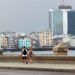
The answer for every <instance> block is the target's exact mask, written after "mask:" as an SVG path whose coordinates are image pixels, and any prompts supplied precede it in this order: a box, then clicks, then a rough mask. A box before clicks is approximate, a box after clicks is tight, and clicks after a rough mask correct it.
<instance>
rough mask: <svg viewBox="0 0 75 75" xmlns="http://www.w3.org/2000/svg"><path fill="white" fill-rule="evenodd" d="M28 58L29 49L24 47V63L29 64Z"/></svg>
mask: <svg viewBox="0 0 75 75" xmlns="http://www.w3.org/2000/svg"><path fill="white" fill-rule="evenodd" d="M27 56H28V52H27V49H26V48H25V46H24V47H23V49H22V61H23V63H26V64H27Z"/></svg>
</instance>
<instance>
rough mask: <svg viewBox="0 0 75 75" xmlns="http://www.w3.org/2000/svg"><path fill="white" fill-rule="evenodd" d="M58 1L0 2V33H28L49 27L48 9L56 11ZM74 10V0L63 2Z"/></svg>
mask: <svg viewBox="0 0 75 75" xmlns="http://www.w3.org/2000/svg"><path fill="white" fill-rule="evenodd" d="M59 4H60V0H0V32H3V31H14V32H25V33H30V32H33V31H42V30H44V29H47V28H48V25H49V22H48V21H49V20H48V17H49V15H48V14H49V8H53V9H57V7H58V5H59ZM65 4H67V5H69V4H70V5H72V7H73V9H75V0H65Z"/></svg>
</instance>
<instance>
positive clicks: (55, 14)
mask: <svg viewBox="0 0 75 75" xmlns="http://www.w3.org/2000/svg"><path fill="white" fill-rule="evenodd" d="M49 28H50V30H51V33H52V36H54V35H69V34H71V35H75V10H72V7H71V6H67V5H60V6H59V7H58V9H56V10H53V9H50V10H49Z"/></svg>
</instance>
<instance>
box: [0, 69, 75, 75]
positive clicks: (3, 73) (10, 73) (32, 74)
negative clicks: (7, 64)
mask: <svg viewBox="0 0 75 75" xmlns="http://www.w3.org/2000/svg"><path fill="white" fill-rule="evenodd" d="M0 75H75V73H70V72H69V73H68V72H47V71H46V72H45V71H25V70H8V69H0Z"/></svg>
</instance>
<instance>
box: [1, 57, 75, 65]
mask: <svg viewBox="0 0 75 75" xmlns="http://www.w3.org/2000/svg"><path fill="white" fill-rule="evenodd" d="M32 59H33V63H50V64H75V56H33V57H32ZM0 62H22V59H21V57H20V56H0Z"/></svg>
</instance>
